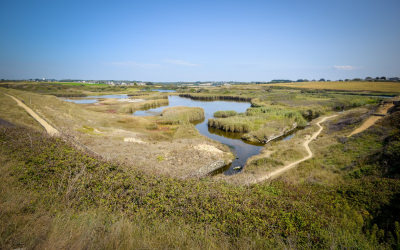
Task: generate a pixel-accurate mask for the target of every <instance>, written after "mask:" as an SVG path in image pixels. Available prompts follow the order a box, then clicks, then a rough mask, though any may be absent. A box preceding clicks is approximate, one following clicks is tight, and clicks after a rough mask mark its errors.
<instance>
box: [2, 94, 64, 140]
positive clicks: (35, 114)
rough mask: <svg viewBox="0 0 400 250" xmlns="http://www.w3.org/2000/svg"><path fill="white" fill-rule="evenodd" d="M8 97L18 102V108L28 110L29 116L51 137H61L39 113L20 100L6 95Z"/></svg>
mask: <svg viewBox="0 0 400 250" xmlns="http://www.w3.org/2000/svg"><path fill="white" fill-rule="evenodd" d="M5 95H6V96H9V97H11V98H12V99H14V101H16V102H17V104H18V106H20V107H22V108H24V109H25V110H26V112H28V114H29V115H30V116H32V117H33V118H34V119H35V120H36V121H37V122H39V123H40V125H42V126H43V127H44V128H45V129H46V132H47V133H48V134H49V135H51V136H58V135H60V132H58V130H57V129H55V128H54V127H53V126H51V125H50V124H48V123H47V122H46V121H45V120H43V119H42V118H41V117H40V116H39V115H38V114H37V113H35V111H33V110H32V109H31V108H29V107H28V106H26V105H25V104H24V103H23V102H21V101H20V100H18V99H17V98H15V97H14V96H11V95H8V94H5Z"/></svg>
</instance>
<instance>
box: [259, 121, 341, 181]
mask: <svg viewBox="0 0 400 250" xmlns="http://www.w3.org/2000/svg"><path fill="white" fill-rule="evenodd" d="M335 116H337V115H332V116H327V117H324V118H322V119H321V120H320V121H319V122H317V123H316V124H317V126H318V127H319V129H318V131H317V132H315V133H314V134H313V135H312V136H311V138H309V139H307V140H306V141H304V143H303V146H304V147H305V148H306V150H307V156H305V157H304V158H302V159H300V160H298V161H295V162H292V163H290V164H288V165H286V166H283V167H281V168H279V169H277V170H275V171H273V172H270V173H268V174H266V175H264V176H262V177H260V178H257V179H256V180H254V181H253V182H252V183H259V182H263V181H265V180H268V179H271V178H274V177H276V176H278V175H280V174H282V173H283V172H286V171H288V170H290V169H292V168H293V167H295V166H296V165H297V164H299V163H301V162H303V161H306V160H308V159H310V158H312V157H313V155H314V154H313V152H312V151H311V149H310V147H309V146H308V144H309V143H310V142H311V141H312V140H314V139H315V138H317V136H318V135H319V134H320V133H321V131H322V130H323V127H322V126H321V123H323V122H325V121H326V120H327V119H330V118H332V117H335Z"/></svg>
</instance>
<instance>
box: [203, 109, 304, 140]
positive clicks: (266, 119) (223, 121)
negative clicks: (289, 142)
mask: <svg viewBox="0 0 400 250" xmlns="http://www.w3.org/2000/svg"><path fill="white" fill-rule="evenodd" d="M306 125H307V120H306V119H305V118H304V117H303V115H302V114H301V112H300V111H298V110H293V109H286V108H283V107H278V106H266V107H258V108H254V107H253V108H249V109H247V111H246V112H245V113H244V114H237V115H233V116H228V117H222V116H221V117H219V118H215V119H209V120H208V126H209V127H213V128H217V129H221V130H223V131H226V132H235V133H246V134H244V135H243V136H242V138H243V139H245V140H249V141H254V142H268V141H270V140H272V139H274V138H278V137H280V136H282V135H284V134H286V133H288V132H290V131H291V130H293V129H295V128H297V127H304V126H306Z"/></svg>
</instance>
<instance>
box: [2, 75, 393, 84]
mask: <svg viewBox="0 0 400 250" xmlns="http://www.w3.org/2000/svg"><path fill="white" fill-rule="evenodd" d="M0 81H1V82H5V81H30V82H60V83H63V82H64V83H81V84H107V85H110V86H151V85H156V84H173V85H176V86H178V87H184V86H187V87H196V86H197V87H211V86H230V85H235V84H272V83H293V82H317V81H318V82H330V81H331V80H329V79H324V78H321V79H318V80H316V79H312V80H309V79H298V80H287V79H276V80H272V81H252V82H241V81H205V82H201V81H197V82H148V81H146V82H144V81H135V80H134V81H130V80H74V79H62V80H58V79H48V78H35V79H24V80H7V79H1V80H0ZM335 81H339V82H348V81H368V82H400V77H384V76H382V77H366V78H353V79H338V80H335Z"/></svg>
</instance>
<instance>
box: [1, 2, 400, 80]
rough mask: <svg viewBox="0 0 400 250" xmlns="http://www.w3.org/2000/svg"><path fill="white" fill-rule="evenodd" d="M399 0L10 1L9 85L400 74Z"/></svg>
mask: <svg viewBox="0 0 400 250" xmlns="http://www.w3.org/2000/svg"><path fill="white" fill-rule="evenodd" d="M399 13H400V1H399V0H351V1H349V0H319V1H314V0H297V1H295V0H292V1H289V0H280V1H278V0H276V1H274V0H272V1H252V0H246V1H234V0H233V1H232V0H231V1H219V0H213V1H207V0H203V1H167V0H165V1H151V0H146V1H118V0H114V1H101V0H100V1H84V0H80V1H75V0H69V1H58V0H52V1H40V0H26V1H23V0H1V1H0V31H1V39H0V78H6V79H21V78H36V77H40V78H41V77H46V78H57V79H62V78H74V79H125V80H146V81H197V80H199V81H207V80H216V81H219V80H226V81H230V80H232V81H267V80H272V79H298V78H307V79H319V78H327V79H332V80H334V79H339V78H353V77H366V76H373V77H375V76H389V77H390V76H400V15H399Z"/></svg>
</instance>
